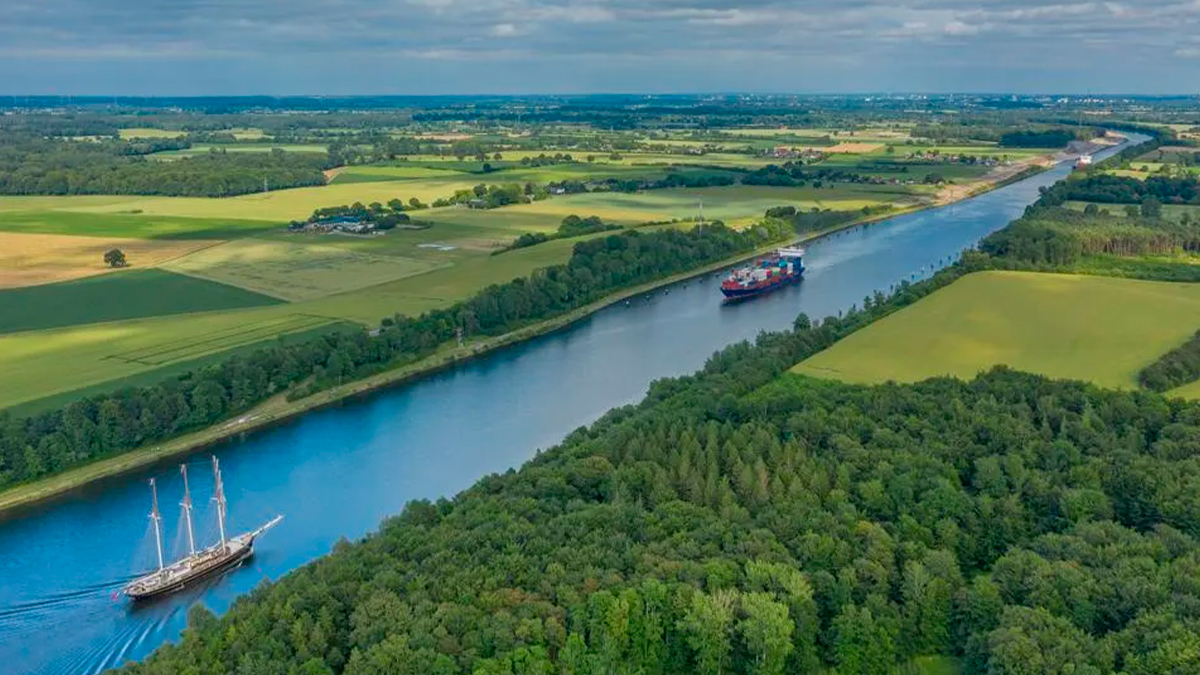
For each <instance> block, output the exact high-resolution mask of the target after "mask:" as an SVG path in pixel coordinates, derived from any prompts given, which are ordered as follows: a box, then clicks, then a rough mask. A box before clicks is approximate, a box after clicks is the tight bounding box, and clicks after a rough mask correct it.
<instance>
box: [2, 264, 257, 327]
mask: <svg viewBox="0 0 1200 675" xmlns="http://www.w3.org/2000/svg"><path fill="white" fill-rule="evenodd" d="M278 302H279V300H276V299H275V298H271V297H267V296H265V295H261V294H259V293H253V292H250V291H247V290H244V289H242V288H237V287H234V286H227V285H225V284H219V283H214V282H212V281H205V280H203V279H193V278H191V277H187V276H183V275H182V274H173V273H171V272H164V271H162V270H157V269H148V270H129V271H125V272H121V273H120V274H104V275H100V276H97V277H91V278H88V279H79V280H77V281H64V282H62V283H57V284H46V285H43V286H29V287H27V288H11V289H8V290H4V291H0V307H3V308H4V311H3V312H0V333H12V332H16V331H30V330H43V329H47V328H62V327H65V326H76V325H80V324H89V323H101V322H106V321H121V320H124V319H140V318H144V317H151V316H166V315H170V314H187V313H191V312H210V311H215V310H222V309H241V308H244V307H261V306H264V305H273V304H277V303H278Z"/></svg>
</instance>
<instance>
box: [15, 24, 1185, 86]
mask: <svg viewBox="0 0 1200 675" xmlns="http://www.w3.org/2000/svg"><path fill="white" fill-rule="evenodd" d="M1198 90H1200V0H1187V1H1186V2H1181V1H1179V0H1157V1H1154V0H1125V1H1124V2H1072V1H1071V0H1065V1H1063V2H1058V3H1056V2H1054V1H1053V0H1051V1H1050V2H1038V1H1037V0H986V1H980V2H975V3H971V2H966V1H964V0H791V1H790V2H780V1H777V0H0V93H6V94H77V95H80V94H131V95H153V94H164V95H167V94H169V95H205V94H274V95H282V94H470V93H501V94H502V93H577V92H663V93H666V92H798V93H812V92H816V93H820V92H831V93H836V92H854V91H880V92H888V91H893V92H911V91H922V92H938V91H991V92H994V91H1002V92H1010V91H1015V92H1029V93H1058V92H1066V93H1146V94H1153V93H1186V94H1194V93H1197V91H1198Z"/></svg>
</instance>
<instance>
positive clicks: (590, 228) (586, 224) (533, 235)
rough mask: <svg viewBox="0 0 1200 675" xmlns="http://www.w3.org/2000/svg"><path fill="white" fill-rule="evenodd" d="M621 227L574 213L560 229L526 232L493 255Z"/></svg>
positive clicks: (596, 217) (566, 218)
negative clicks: (547, 231)
mask: <svg viewBox="0 0 1200 675" xmlns="http://www.w3.org/2000/svg"><path fill="white" fill-rule="evenodd" d="M620 229H623V228H622V227H621V226H620V225H617V224H615V223H606V222H604V220H602V219H601V218H600V216H587V217H586V218H580V217H579V216H577V215H575V214H573V213H572V214H571V215H569V216H567V217H565V218H563V219H562V222H561V223H559V225H558V229H556V230H555V231H554V232H552V233H546V232H526V233H525V234H522V235H521V236H519V237H517V238H516V239H514V240H513V241H512V243H511V244H509V245H508V246H506V247H504V248H502V249H500V250H499V251H495V252H494V253H493V254H492V255H499V254H501V253H504V252H505V251H511V250H513V249H518V248H527V247H529V246H536V245H538V244H544V243H546V242H548V241H552V240H554V239H568V238H570V237H580V236H583V235H585V234H595V233H597V232H610V231H613V230H620Z"/></svg>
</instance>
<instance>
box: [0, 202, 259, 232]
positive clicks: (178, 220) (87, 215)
mask: <svg viewBox="0 0 1200 675" xmlns="http://www.w3.org/2000/svg"><path fill="white" fill-rule="evenodd" d="M134 199H141V198H137V197H135V198H134ZM3 200H4V198H3V197H0V204H2V203H3ZM212 201H219V200H212ZM66 204H67V205H68V208H74V207H72V206H70V205H71V204H72V202H70V201H68V202H66ZM122 206H123V207H126V208H124V209H123V210H121V211H116V212H111V213H103V212H101V213H91V212H80V211H68V210H60V209H54V207H50V209H47V210H43V211H6V210H3V207H2V206H0V231H5V232H26V233H30V234H74V235H83V236H90V237H124V238H130V239H230V238H234V237H244V236H247V235H249V234H254V233H256V232H263V231H267V230H276V229H279V228H280V227H281V222H279V221H263V220H244V219H238V218H231V217H225V216H220V217H211V218H189V217H184V216H161V215H147V214H143V213H135V211H137V210H139V209H138V206H137V202H136V201H135V202H125V203H123V204H122ZM83 208H90V207H83ZM101 208H104V206H101Z"/></svg>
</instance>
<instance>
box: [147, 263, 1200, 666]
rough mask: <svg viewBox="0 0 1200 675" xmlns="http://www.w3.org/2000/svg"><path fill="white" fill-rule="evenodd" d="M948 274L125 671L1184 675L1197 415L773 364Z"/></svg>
mask: <svg viewBox="0 0 1200 675" xmlns="http://www.w3.org/2000/svg"><path fill="white" fill-rule="evenodd" d="M965 271H966V266H964V265H961V264H960V265H956V266H955V267H954V268H952V269H950V270H948V271H945V272H942V273H939V274H938V275H937V276H935V277H934V278H933V279H931V280H929V281H926V282H921V283H919V284H913V285H910V284H907V283H902V284H901V286H900V288H899V289H898V290H897V291H896V292H894V293H893V294H892V295H890V296H883V295H876V296H874V297H871V298H866V299H865V300H864V303H863V304H864V307H863V308H862V309H852V310H851V311H849V312H847V313H846V314H845V315H844V316H842V317H838V318H829V319H826V320H824V321H811V320H810V319H809V318H808V317H806V316H804V315H801V316H799V317H798V318H797V320H796V322H795V326H794V330H791V331H784V332H781V333H773V334H767V333H764V334H762V335H760V336H759V337H758V338H757V339H756V340H755V341H754V342H753V343H749V342H744V343H740V344H737V345H733V346H731V347H728V348H726V349H724V350H722V351H720V352H718V353H717V354H715V355H714V356H713V357H711V358H710V359H709V361H708V362H707V363H706V364H705V366H704V368H703V369H702V370H701V371H699V372H698V373H696V374H694V375H690V376H685V377H680V378H669V379H664V380H660V381H657V382H655V383H654V384H652V385H651V387H650V391H649V393H648V395H647V396H646V398H645V399H644V400H643V401H642V402H641V403H639V404H637V405H631V406H625V407H623V408H619V409H616V410H613V411H611V412H610V413H608V414H607V415H606V416H605V417H603V418H602V419H601V420H600V421H598V422H597V423H595V424H593V425H592V426H590V427H588V428H582V429H580V430H578V431H576V432H575V433H573V434H571V435H570V436H569V437H568V438H567V439H566V440H565V441H564V442H563V443H562V444H561V445H560V446H558V447H556V448H552V449H550V450H549V451H546V452H543V453H540V454H539V455H538V456H537V457H536V458H535V459H533V460H531V461H530V462H528V463H527V464H526V465H525V466H524V467H522V468H521V469H520V470H518V471H509V472H507V473H505V474H502V475H493V476H489V477H486V478H484V479H482V480H480V481H479V482H478V483H476V484H475V485H474V486H473V487H472V488H470V489H468V490H466V491H465V492H463V493H462V494H460V495H458V496H457V497H455V498H454V499H441V500H438V501H436V502H429V501H414V502H411V503H409V504H408V505H407V506H406V507H405V509H404V511H403V512H402V513H401V514H400V515H398V516H396V517H394V518H391V519H389V520H387V521H385V522H384V523H383V524H382V525H381V527H380V529H379V531H378V532H376V533H374V534H372V535H370V536H368V537H366V538H365V539H364V540H362V541H359V542H356V543H349V542H342V543H340V544H338V545H337V546H336V547H335V550H334V552H333V553H332V554H331V555H329V556H327V557H325V558H322V559H320V560H318V561H315V562H314V563H312V564H309V565H306V566H304V567H302V568H300V569H298V570H296V571H294V572H292V573H290V574H289V575H287V576H286V577H284V578H283V579H281V580H279V581H277V582H274V583H272V582H264V583H263V585H261V586H260V587H259V588H258V589H257V590H256V591H255V592H254V593H252V594H251V595H250V596H249V597H248V598H246V599H244V600H242V601H240V602H238V603H237V604H236V605H235V606H234V607H233V608H232V609H231V610H230V611H229V612H228V614H227V615H226V616H225V617H223V618H220V619H218V618H216V617H215V616H213V615H212V614H211V613H209V612H208V611H207V610H205V609H203V608H202V607H196V608H193V610H192V611H191V613H190V616H189V627H188V629H187V630H186V631H185V632H184V635H183V638H182V640H181V641H180V642H179V644H177V645H166V646H164V647H162V648H161V649H159V650H158V651H157V652H156V653H155V654H154V655H152V656H151V657H150V658H148V659H147V660H146V661H145V662H144V663H141V664H135V665H131V666H128V667H127V668H126V672H129V673H133V674H136V675H158V674H160V673H161V674H166V673H172V674H174V673H178V672H192V673H227V672H237V673H242V674H245V675H284V674H287V673H304V674H306V675H334V674H342V673H345V674H349V675H376V674H380V675H382V674H384V673H387V674H389V675H390V674H401V675H402V674H405V673H413V674H416V673H422V674H423V673H438V674H441V675H454V674H457V673H472V674H485V675H509V674H516V673H544V674H546V675H550V674H552V673H553V674H559V673H562V674H569V675H591V674H597V675H598V674H601V673H617V672H628V673H635V672H640V673H646V674H653V675H675V674H683V673H688V674H692V673H698V674H700V675H782V673H818V672H829V673H836V674H837V675H880V674H887V673H895V672H897V670H898V669H899V667H900V666H901V665H903V664H905V663H907V662H908V661H909V660H910V659H912V658H913V657H916V656H922V655H952V656H955V657H957V658H959V659H960V660H961V663H962V665H963V668H964V671H965V673H966V674H967V675H1028V674H1032V673H1039V674H1040V673H1055V674H1065V673H1075V674H1077V675H1082V674H1088V675H1116V674H1118V673H1120V674H1123V675H1159V674H1161V673H1184V672H1194V671H1195V670H1196V668H1197V667H1200V660H1198V658H1200V657H1197V653H1198V652H1197V650H1196V649H1195V646H1196V645H1197V644H1200V586H1198V585H1197V584H1196V583H1194V581H1193V579H1194V578H1195V577H1196V576H1197V575H1198V574H1200V539H1198V537H1200V518H1198V517H1197V515H1198V514H1200V496H1197V495H1200V490H1198V489H1196V488H1197V487H1200V463H1198V462H1197V459H1196V457H1197V456H1196V452H1195V450H1194V445H1195V444H1194V442H1193V439H1194V438H1195V437H1197V435H1198V434H1200V404H1196V403H1189V402H1183V401H1168V400H1166V399H1163V398H1162V397H1160V396H1158V395H1155V394H1150V393H1145V392H1136V391H1105V390H1101V389H1098V388H1095V387H1093V386H1090V385H1087V384H1084V383H1080V382H1063V381H1051V380H1048V379H1045V378H1042V377H1037V376H1033V375H1028V374H1022V373H1016V372H1012V371H1009V370H1006V369H1003V368H998V369H996V370H994V371H992V372H990V373H988V374H986V375H983V376H981V377H979V378H977V379H976V380H974V381H971V382H963V381H959V380H956V379H951V378H937V379H932V380H928V381H926V382H923V383H919V384H912V385H896V384H887V385H878V386H859V385H848V384H842V383H837V382H827V381H817V380H812V379H808V378H801V377H799V376H794V375H788V374H786V371H787V369H788V368H789V367H790V366H791V365H792V364H794V363H796V362H797V361H799V360H801V359H803V358H805V357H807V356H809V355H811V354H813V353H815V352H817V351H819V350H821V349H823V348H825V347H827V346H829V345H830V344H832V343H833V342H834V341H836V340H837V339H839V338H841V337H844V336H845V335H847V334H848V333H850V332H852V331H853V330H856V329H857V328H858V327H861V326H862V325H865V324H867V323H869V322H871V321H874V320H878V319H879V318H881V317H883V316H886V315H887V314H890V313H891V312H894V311H896V310H897V309H899V308H901V307H903V306H906V305H908V304H911V303H912V302H914V301H916V300H917V299H918V298H920V297H923V296H924V295H926V294H928V293H929V292H932V291H933V290H936V289H937V288H940V287H942V286H944V285H945V284H947V283H949V282H951V281H953V280H954V279H955V278H957V276H959V275H961V274H962V273H964V272H965Z"/></svg>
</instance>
